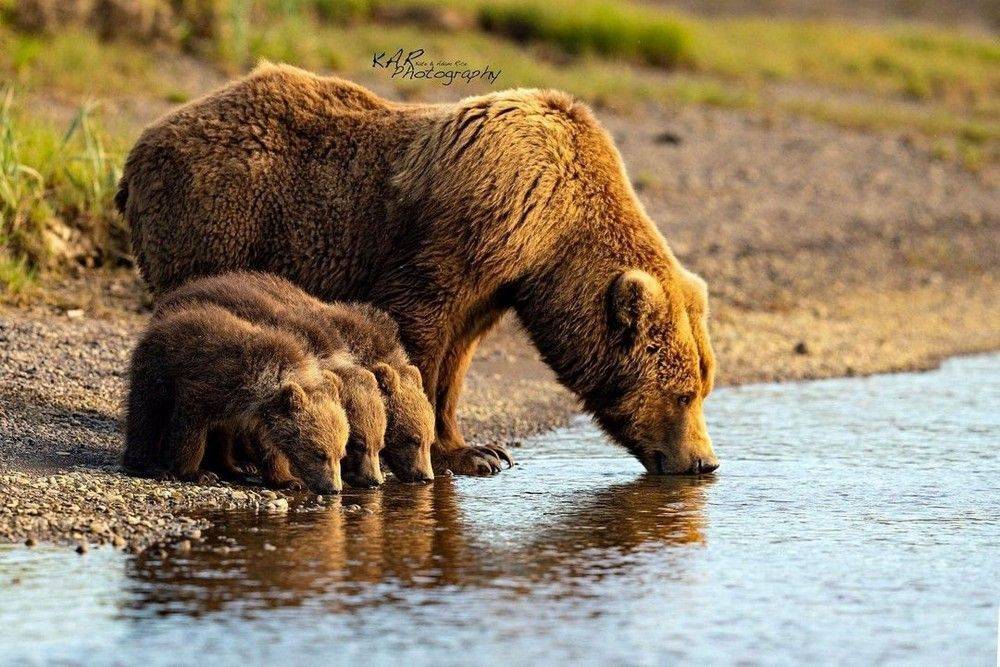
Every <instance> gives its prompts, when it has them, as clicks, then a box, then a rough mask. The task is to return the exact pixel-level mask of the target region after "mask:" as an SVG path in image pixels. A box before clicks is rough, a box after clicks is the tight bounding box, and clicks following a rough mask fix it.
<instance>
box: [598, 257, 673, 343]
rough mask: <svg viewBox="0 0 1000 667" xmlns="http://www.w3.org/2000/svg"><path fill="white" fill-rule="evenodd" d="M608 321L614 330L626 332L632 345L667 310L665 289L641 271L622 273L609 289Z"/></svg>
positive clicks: (632, 270) (627, 339)
mask: <svg viewBox="0 0 1000 667" xmlns="http://www.w3.org/2000/svg"><path fill="white" fill-rule="evenodd" d="M607 301H608V319H609V323H610V325H611V328H612V329H613V330H616V331H623V332H624V333H625V334H626V336H625V340H626V342H627V344H628V345H630V346H631V345H632V344H633V343H634V342H635V339H636V338H637V337H638V336H640V335H641V334H643V333H645V332H646V330H647V329H648V328H649V324H650V322H651V321H652V319H653V316H654V315H655V314H656V313H657V312H659V311H661V310H663V309H664V308H666V301H667V300H666V297H665V296H664V294H663V287H661V286H660V284H659V283H658V282H657V281H656V279H655V278H653V276H651V275H649V274H648V273H646V272H645V271H640V270H639V269H630V270H628V271H623V272H622V273H620V274H618V277H616V278H615V279H614V280H613V281H611V286H610V287H608V299H607Z"/></svg>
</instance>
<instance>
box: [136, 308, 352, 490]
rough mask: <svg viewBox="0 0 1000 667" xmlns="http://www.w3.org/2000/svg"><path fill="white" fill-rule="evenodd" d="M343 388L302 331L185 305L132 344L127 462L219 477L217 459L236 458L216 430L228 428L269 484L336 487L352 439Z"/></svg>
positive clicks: (151, 469)
mask: <svg viewBox="0 0 1000 667" xmlns="http://www.w3.org/2000/svg"><path fill="white" fill-rule="evenodd" d="M339 386H340V380H339V379H337V378H336V377H335V376H333V374H332V373H330V372H329V371H325V370H323V369H322V368H321V366H320V363H319V360H318V359H317V357H316V356H315V355H314V354H311V353H310V352H309V347H308V343H307V341H306V340H305V339H304V338H303V337H301V336H296V335H294V334H292V333H290V332H288V331H285V330H282V329H278V328H275V327H269V326H266V325H261V324H255V323H252V322H249V321H247V320H244V319H241V318H239V317H237V316H235V315H234V314H233V313H231V312H229V311H228V310H225V309H223V308H219V307H218V306H213V305H211V304H200V305H191V306H187V307H183V308H178V309H176V310H174V311H172V312H170V313H169V314H165V315H164V316H162V317H157V318H154V319H153V321H152V322H151V323H150V325H149V327H148V328H147V330H146V331H145V333H144V334H143V336H142V337H141V339H140V340H139V343H138V344H137V345H136V347H135V349H134V350H133V353H132V360H131V366H130V384H129V393H128V403H127V418H126V443H125V453H124V456H123V463H124V465H125V467H126V468H128V469H130V470H133V471H135V472H139V473H166V474H167V475H169V476H173V477H176V478H179V479H182V480H190V481H198V482H212V481H215V480H217V479H218V477H217V475H216V474H215V473H214V472H212V471H211V470H209V467H210V464H211V462H213V461H216V462H218V461H228V462H229V463H230V464H231V463H232V459H233V452H232V451H229V450H230V449H231V446H230V444H229V443H227V442H226V440H225V439H220V438H209V435H210V434H211V433H217V432H220V431H221V432H228V433H234V434H240V436H241V437H243V438H244V439H245V442H247V443H248V447H247V450H248V451H249V453H250V458H251V461H250V463H251V464H252V465H254V466H255V467H256V468H257V470H258V471H259V472H260V474H261V476H262V477H263V479H264V480H265V482H267V483H268V484H269V485H271V486H278V487H286V488H308V489H309V490H311V491H313V492H315V493H320V494H331V493H335V492H338V491H340V490H341V488H342V486H343V484H342V482H341V472H340V460H341V459H342V458H343V457H344V454H345V452H346V447H347V437H348V425H347V415H346V412H345V410H344V407H343V405H342V403H341V398H340V391H339ZM223 467H224V468H225V467H226V466H223ZM230 467H233V466H230Z"/></svg>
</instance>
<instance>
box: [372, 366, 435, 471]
mask: <svg viewBox="0 0 1000 667" xmlns="http://www.w3.org/2000/svg"><path fill="white" fill-rule="evenodd" d="M372 372H374V373H375V377H376V378H377V379H378V383H379V387H380V388H381V389H382V394H383V396H384V397H385V412H386V418H387V422H388V423H387V428H386V432H385V449H383V450H382V459H383V460H384V461H385V464H386V465H387V466H389V469H390V470H392V472H393V473H394V474H395V475H396V477H397V478H398V479H400V480H401V481H404V482H429V481H430V480H432V479H434V469H433V468H432V467H431V445H432V444H433V443H434V408H433V407H432V406H431V404H430V401H428V400H427V395H426V394H425V393H424V383H423V378H422V376H421V375H420V371H419V370H418V369H417V367H416V366H414V365H412V364H404V365H402V366H400V367H399V368H394V367H393V366H390V365H389V364H386V363H381V362H380V363H377V364H375V366H374V367H373V368H372Z"/></svg>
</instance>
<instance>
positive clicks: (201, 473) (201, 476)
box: [165, 470, 219, 484]
mask: <svg viewBox="0 0 1000 667" xmlns="http://www.w3.org/2000/svg"><path fill="white" fill-rule="evenodd" d="M166 475H167V476H166V477H165V479H169V480H179V481H181V482H194V483H195V484H218V483H219V476H218V475H216V474H215V473H214V472H211V471H209V470H196V471H194V472H192V473H188V474H186V475H175V474H174V473H167V474H166Z"/></svg>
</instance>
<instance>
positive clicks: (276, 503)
mask: <svg viewBox="0 0 1000 667" xmlns="http://www.w3.org/2000/svg"><path fill="white" fill-rule="evenodd" d="M267 511H268V512H287V511H288V501H287V500H285V499H284V498H275V499H274V500H272V501H271V502H269V503H268V504H267Z"/></svg>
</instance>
